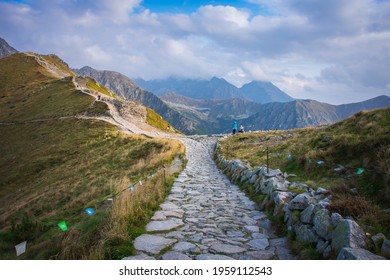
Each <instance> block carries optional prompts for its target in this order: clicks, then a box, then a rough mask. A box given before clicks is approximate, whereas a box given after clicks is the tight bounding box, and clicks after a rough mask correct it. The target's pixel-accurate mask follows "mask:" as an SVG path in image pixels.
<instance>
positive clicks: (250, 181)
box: [249, 174, 259, 184]
mask: <svg viewBox="0 0 390 280" xmlns="http://www.w3.org/2000/svg"><path fill="white" fill-rule="evenodd" d="M258 177H259V176H257V174H253V175H252V176H251V177H250V178H249V183H251V184H254V183H255V182H256V180H257V178H258Z"/></svg>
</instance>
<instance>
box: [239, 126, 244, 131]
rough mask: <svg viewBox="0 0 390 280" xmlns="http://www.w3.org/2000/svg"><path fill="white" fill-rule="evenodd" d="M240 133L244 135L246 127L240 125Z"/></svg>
mask: <svg viewBox="0 0 390 280" xmlns="http://www.w3.org/2000/svg"><path fill="white" fill-rule="evenodd" d="M238 132H240V133H244V127H243V126H242V125H240V130H239V131H238Z"/></svg>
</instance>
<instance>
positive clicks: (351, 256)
mask: <svg viewBox="0 0 390 280" xmlns="http://www.w3.org/2000/svg"><path fill="white" fill-rule="evenodd" d="M337 259H338V260H386V259H385V258H384V257H381V256H378V255H375V254H373V253H371V252H370V251H367V250H365V249H361V248H348V247H345V248H343V249H342V250H341V251H340V253H339V254H338V256H337Z"/></svg>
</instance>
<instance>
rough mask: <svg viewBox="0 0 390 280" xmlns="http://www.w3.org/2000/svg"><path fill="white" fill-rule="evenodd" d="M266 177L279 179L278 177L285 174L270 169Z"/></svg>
mask: <svg viewBox="0 0 390 280" xmlns="http://www.w3.org/2000/svg"><path fill="white" fill-rule="evenodd" d="M265 176H266V177H269V178H270V177H278V176H283V173H282V171H280V170H279V169H275V170H272V169H269V172H268V173H265Z"/></svg>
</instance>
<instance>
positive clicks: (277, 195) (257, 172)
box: [216, 154, 390, 260]
mask: <svg viewBox="0 0 390 280" xmlns="http://www.w3.org/2000/svg"><path fill="white" fill-rule="evenodd" d="M216 162H217V164H218V166H219V167H220V168H221V169H222V171H223V172H224V173H226V174H227V175H228V176H229V177H230V178H231V180H232V181H233V182H237V181H239V182H240V183H248V184H251V185H252V186H253V187H254V189H255V191H256V192H257V193H259V194H263V195H266V197H265V199H264V201H263V203H262V207H261V208H263V207H264V205H266V204H268V205H273V210H274V211H273V215H274V216H275V215H281V216H282V218H283V220H284V223H285V225H286V227H287V229H288V230H289V231H292V232H294V233H295V235H296V239H297V240H298V241H303V242H306V243H315V244H316V250H317V251H318V252H319V253H320V254H322V255H323V257H324V258H329V257H330V256H331V254H332V253H333V254H335V255H336V256H337V259H341V260H343V259H349V260H354V259H360V260H381V259H385V258H383V257H382V256H378V255H375V254H373V253H371V252H370V251H368V250H366V249H367V248H368V247H369V246H368V244H369V243H370V242H372V243H373V244H374V245H375V247H376V248H377V250H380V251H382V254H383V255H386V256H390V241H389V240H387V239H386V237H385V236H384V235H383V234H377V235H375V236H372V237H371V241H370V240H369V238H367V236H366V234H365V232H364V231H363V230H362V229H361V228H360V226H359V225H358V224H357V223H356V222H355V221H354V220H353V219H352V218H351V217H342V216H341V215H340V214H339V213H331V212H330V211H329V210H328V209H327V206H329V205H330V204H331V195H330V194H329V192H328V191H327V190H326V189H324V188H318V189H317V190H313V189H312V188H310V187H309V186H308V185H306V184H299V183H290V182H289V181H287V178H288V177H289V176H292V175H288V174H286V173H284V174H283V173H282V172H281V171H280V170H279V169H277V170H272V169H269V170H268V171H267V168H266V166H262V167H254V168H250V166H247V165H246V164H244V163H243V162H241V161H239V160H227V159H225V158H223V157H222V156H221V155H220V154H217V156H216ZM293 190H299V192H296V191H293Z"/></svg>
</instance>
